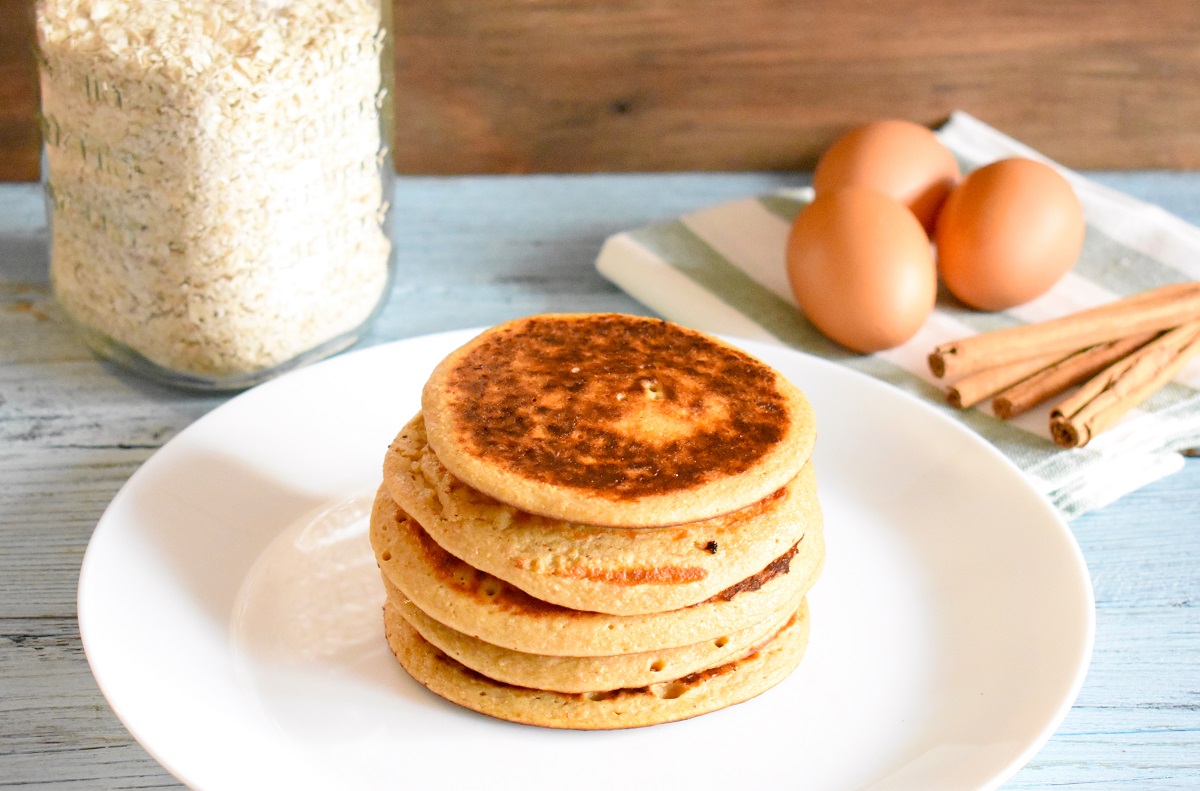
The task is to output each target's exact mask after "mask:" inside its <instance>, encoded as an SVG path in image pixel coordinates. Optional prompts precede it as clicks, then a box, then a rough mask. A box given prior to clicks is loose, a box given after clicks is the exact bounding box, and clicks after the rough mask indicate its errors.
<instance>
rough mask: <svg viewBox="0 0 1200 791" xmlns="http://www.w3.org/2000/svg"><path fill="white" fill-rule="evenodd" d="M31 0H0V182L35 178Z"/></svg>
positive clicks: (36, 150) (35, 101) (35, 104)
mask: <svg viewBox="0 0 1200 791" xmlns="http://www.w3.org/2000/svg"><path fill="white" fill-rule="evenodd" d="M33 31H34V25H33V0H0V181H30V180H33V179H36V178H37V173H38V157H39V155H40V148H41V144H42V142H41V140H42V138H41V134H40V133H39V132H38V125H37V110H38V90H37V68H36V66H35V65H34V57H33V47H34V33H33Z"/></svg>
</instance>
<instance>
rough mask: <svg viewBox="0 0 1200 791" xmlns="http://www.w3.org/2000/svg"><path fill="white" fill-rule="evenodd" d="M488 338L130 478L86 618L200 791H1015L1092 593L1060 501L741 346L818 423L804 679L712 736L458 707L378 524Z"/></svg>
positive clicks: (256, 412) (300, 374)
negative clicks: (394, 475)
mask: <svg viewBox="0 0 1200 791" xmlns="http://www.w3.org/2000/svg"><path fill="white" fill-rule="evenodd" d="M468 337H469V333H461V332H460V333H450V334H444V335H436V336H430V337H425V338H415V339H412V340H407V341H400V342H397V343H392V344H388V345H385V346H379V347H375V348H372V349H367V350H365V351H361V352H356V353H352V354H348V355H344V356H341V357H338V358H335V359H332V360H329V361H326V362H323V363H320V364H318V365H314V366H312V367H310V368H307V369H303V370H300V371H297V372H295V373H292V374H289V375H287V376H284V377H282V378H280V379H278V380H275V381H273V382H270V383H268V384H265V385H262V386H260V387H258V388H255V389H253V390H250V391H248V392H246V393H244V394H242V395H240V396H238V397H237V398H234V399H232V400H231V401H229V402H228V403H226V404H225V405H223V406H221V407H220V408H218V409H216V410H214V411H213V412H212V413H210V414H209V415H207V416H205V417H204V418H202V419H200V420H198V421H197V422H196V423H195V424H193V425H192V426H190V427H188V428H187V429H186V430H185V431H183V432H181V433H180V434H179V435H178V436H177V437H175V438H174V439H173V440H171V441H170V442H169V443H167V444H166V445H165V446H164V447H163V448H162V449H161V450H160V451H159V452H158V453H156V454H155V455H154V456H153V457H152V458H151V459H150V460H149V461H147V462H146V464H145V465H143V466H142V467H141V469H139V470H138V471H137V473H136V474H135V475H134V476H133V477H132V478H131V479H130V480H129V482H128V483H127V484H126V486H125V487H124V488H123V489H122V490H121V491H120V493H119V494H118V495H117V496H116V498H115V499H114V500H113V502H112V504H111V506H110V507H109V508H108V510H107V511H106V512H105V514H104V516H103V518H102V519H101V520H100V523H99V525H98V526H97V527H96V531H95V533H94V535H93V537H92V540H91V543H90V545H89V546H88V550H87V554H86V556H85V558H84V563H83V569H82V572H81V577H80V584H79V623H80V630H81V632H82V635H83V642H84V647H85V649H86V652H87V657H88V661H89V662H90V663H91V666H92V670H93V672H94V673H95V676H96V679H97V680H98V682H99V684H100V687H101V689H102V690H103V691H104V694H105V696H106V697H107V698H108V700H109V703H110V704H111V705H112V707H113V709H114V710H115V711H116V712H117V714H118V716H120V718H121V719H122V721H123V722H124V723H125V725H126V726H127V727H128V728H129V730H130V732H132V733H133V735H134V736H135V737H136V738H137V739H138V741H140V742H141V743H142V744H143V745H145V747H146V749H147V750H149V751H150V753H151V754H152V755H154V756H155V758H157V759H158V760H159V761H161V762H162V764H163V765H164V766H165V767H167V769H169V770H170V771H171V772H173V773H174V774H175V775H176V776H177V777H179V778H180V779H182V780H183V781H184V782H186V783H188V784H190V785H192V786H194V787H196V788H200V789H220V790H222V791H224V790H225V789H243V788H244V789H255V790H256V791H258V790H259V789H264V788H289V789H302V788H319V789H333V788H336V789H356V788H384V787H386V788H413V789H429V788H471V787H475V788H489V789H495V788H500V789H509V788H511V789H522V790H523V791H525V790H528V791H533V790H534V789H542V788H546V789H551V788H553V789H561V788H571V789H588V788H596V789H611V788H625V789H640V788H655V789H662V788H689V789H721V790H722V791H728V790H729V789H733V788H755V787H764V788H784V787H787V788H804V789H808V790H809V791H817V790H818V789H837V790H838V791H843V790H845V789H868V788H869V789H876V790H879V791H882V790H883V789H921V790H922V791H929V790H930V789H943V788H945V789H977V788H993V787H996V786H998V785H999V784H1001V783H1002V782H1003V781H1004V780H1005V779H1006V778H1007V777H1009V776H1011V774H1012V773H1013V772H1015V771H1016V770H1017V769H1018V768H1020V767H1021V766H1022V765H1023V764H1024V763H1025V762H1026V761H1028V760H1029V758H1030V757H1031V756H1032V755H1033V754H1034V752H1036V751H1037V749H1038V748H1039V747H1040V746H1041V745H1042V744H1043V743H1044V742H1045V741H1046V740H1047V739H1048V738H1049V736H1050V735H1051V733H1052V732H1053V731H1054V729H1055V728H1056V727H1057V726H1058V724H1059V722H1060V721H1061V720H1062V718H1063V716H1064V715H1065V714H1066V712H1067V710H1068V708H1069V707H1070V705H1071V703H1072V702H1073V700H1074V699H1075V695H1076V693H1077V691H1078V689H1079V686H1080V684H1081V682H1082V680H1083V676H1084V673H1085V671H1086V667H1087V663H1088V660H1089V657H1090V653H1091V646H1092V637H1093V628H1094V620H1093V618H1094V615H1093V599H1092V590H1091V584H1090V580H1089V576H1088V573H1087V569H1086V567H1085V565H1084V563H1083V560H1082V557H1081V555H1080V552H1079V549H1078V547H1077V545H1076V544H1075V542H1074V540H1073V538H1072V536H1071V533H1070V531H1069V530H1068V529H1067V527H1066V525H1065V524H1064V523H1063V521H1062V520H1061V519H1060V518H1059V516H1058V515H1057V513H1056V512H1055V511H1054V510H1053V509H1052V508H1051V506H1050V505H1049V504H1048V503H1047V502H1046V501H1045V500H1044V499H1043V498H1041V497H1040V496H1038V495H1037V494H1036V493H1035V492H1034V491H1033V490H1032V489H1031V488H1030V486H1029V485H1028V483H1027V482H1026V481H1025V480H1024V478H1023V477H1022V475H1021V473H1020V472H1018V471H1017V469H1016V468H1015V467H1013V466H1012V465H1011V464H1009V463H1008V462H1007V460H1005V459H1004V458H1003V457H1002V456H1001V455H1000V454H999V453H997V452H995V451H994V450H993V449H992V448H991V447H990V446H988V445H986V444H985V443H984V442H983V441H981V440H980V439H979V438H978V437H976V436H974V435H973V434H971V433H969V432H968V431H966V430H965V429H963V428H961V427H960V426H958V425H957V424H956V423H954V422H953V421H951V420H949V419H947V418H946V417H944V416H943V415H941V414H939V413H938V412H937V410H935V409H933V408H931V407H929V406H927V405H925V404H922V403H919V402H918V401H916V400H915V399H912V398H910V397H908V396H906V395H904V394H903V393H901V392H899V391H897V390H895V389H893V388H891V387H889V386H887V385H884V384H881V383H878V382H876V381H874V380H872V379H869V378H867V377H864V376H861V375H858V374H856V373H853V372H851V371H847V370H845V369H842V368H839V367H837V366H835V365H832V364H830V363H827V362H824V361H822V360H818V359H814V358H811V357H807V356H803V355H801V354H797V353H794V352H791V351H788V350H785V349H781V348H778V347H772V346H766V345H758V344H750V343H744V344H742V345H744V346H745V347H746V348H747V349H748V350H749V351H751V352H752V353H754V354H756V355H758V356H759V357H761V358H762V359H764V360H766V361H767V362H769V363H771V364H773V365H774V366H776V367H777V368H778V369H780V370H782V371H783V372H784V373H785V374H787V375H788V376H789V377H791V378H792V379H793V381H795V382H796V383H797V384H798V385H800V387H801V388H802V389H804V390H805V392H806V393H807V394H808V396H809V398H810V399H811V400H812V402H813V404H814V407H815V409H816V412H817V416H818V421H819V440H818V443H817V447H818V450H817V454H816V464H817V474H818V481H819V487H820V496H821V501H822V503H823V506H824V510H825V519H826V534H827V540H828V561H827V564H826V569H825V573H824V576H823V577H822V579H821V580H820V582H819V583H818V584H817V587H816V589H815V590H814V591H813V593H812V594H811V596H810V603H811V606H812V639H811V643H810V647H809V650H808V654H807V655H806V656H805V658H804V661H803V662H802V664H801V665H800V668H799V669H798V670H797V671H796V672H795V673H794V674H793V675H792V676H791V677H790V678H788V679H787V680H786V681H785V682H784V683H783V684H781V685H780V686H778V687H776V688H775V689H773V690H771V691H770V692H768V693H766V694H764V695H762V696H761V697H759V698H757V699H755V700H752V701H749V702H747V703H743V704H741V705H739V706H734V707H732V708H729V709H726V710H724V711H720V712H716V713H714V714H710V715H707V716H704V717H699V718H697V719H694V720H690V721H687V722H681V723H674V724H669V725H660V726H657V727H653V728H645V729H640V730H632V731H614V732H598V733H586V732H576V731H552V730H543V729H538V728H532V727H526V726H521V725H513V724H510V723H505V722H500V721H497V720H492V719H489V718H487V717H484V716H481V715H477V714H474V713H472V712H469V711H466V710H463V709H460V708H458V707H456V706H453V705H451V704H449V703H446V702H444V701H442V700H441V699H440V698H437V697H435V696H434V695H433V694H431V693H429V692H427V691H426V690H425V689H424V688H423V687H420V686H419V685H417V684H416V683H415V682H413V681H412V680H411V679H409V678H408V676H407V675H405V673H404V672H403V671H402V670H401V669H400V667H399V666H398V665H397V664H396V662H395V660H394V659H393V658H392V656H391V654H390V653H389V652H388V649H387V646H386V644H385V642H384V639H383V628H382V622H381V617H380V605H381V603H382V598H383V592H382V590H381V585H380V582H379V578H378V574H377V571H376V568H375V564H374V560H373V557H372V555H371V552H370V548H369V546H368V544H367V540H366V518H365V514H366V508H367V505H368V504H369V499H368V498H369V497H370V495H371V493H372V491H373V490H374V488H375V487H376V486H377V485H378V482H379V478H380V465H381V462H382V459H383V454H384V451H385V450H386V448H387V446H388V443H389V442H390V440H391V439H392V437H393V436H394V434H395V433H396V432H397V431H399V429H400V427H401V426H402V425H403V424H404V423H405V422H406V421H407V420H408V419H409V418H410V417H411V416H412V414H414V413H415V411H416V409H417V408H418V403H419V393H420V388H421V385H422V383H423V382H424V381H425V379H426V377H427V376H428V373H429V371H430V370H431V369H432V367H433V366H434V365H435V364H436V363H437V361H438V360H440V359H441V358H442V356H444V355H445V354H446V353H447V352H448V351H450V350H451V349H452V348H454V347H456V346H458V345H459V344H461V343H462V342H464V341H465V340H466V339H467V338H468Z"/></svg>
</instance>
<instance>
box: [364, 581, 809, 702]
mask: <svg viewBox="0 0 1200 791" xmlns="http://www.w3.org/2000/svg"><path fill="white" fill-rule="evenodd" d="M799 606H800V603H799V601H797V602H791V603H790V604H789V606H788V609H787V611H786V612H784V613H783V615H781V616H772V617H770V618H767V619H765V620H764V621H763V622H762V623H756V624H754V625H752V626H749V627H747V628H745V629H741V630H739V631H737V632H734V633H732V634H729V635H724V636H722V637H718V638H716V639H715V640H705V641H704V642H703V643H697V644H696V645H686V646H679V647H678V648H662V649H659V650H657V651H644V652H642V653H638V654H616V655H614V656H542V655H539V654H526V653H522V652H520V651H511V650H509V649H507V648H501V647H500V646H498V645H492V644H491V643H486V642H484V641H483V640H480V639H478V638H475V637H471V636H469V635H465V634H463V633H462V632H459V631H455V630H454V629H451V628H450V627H449V626H445V625H444V624H440V623H438V622H437V621H435V620H434V619H432V618H430V617H429V616H428V615H426V614H425V613H423V612H421V610H420V608H418V607H417V606H416V605H415V604H413V603H412V602H411V601H409V600H408V598H407V597H405V596H404V595H403V594H401V593H400V592H399V591H395V590H394V589H393V591H392V595H389V596H388V598H387V603H386V605H385V606H384V618H385V620H386V619H390V618H403V619H404V620H406V621H408V623H409V625H410V626H412V627H413V628H414V629H416V630H417V632H418V633H420V635H421V637H424V638H425V639H426V640H428V641H429V642H430V643H432V644H433V645H434V646H436V647H437V648H438V649H440V650H442V651H444V652H445V653H446V654H447V655H448V656H450V657H451V658H453V659H454V660H456V661H458V662H461V663H462V664H464V665H466V666H467V667H469V668H470V669H472V670H474V671H476V672H477V673H482V674H483V675H485V676H487V677H488V678H490V679H492V680H494V681H502V682H504V683H506V684H514V685H516V686H519V687H533V688H536V689H547V690H552V691H554V692H601V691H604V690H609V689H624V688H626V687H644V686H648V685H650V684H656V683H659V682H663V681H672V680H674V679H677V678H681V677H683V676H686V675H690V674H692V673H697V672H699V671H701V670H705V669H707V668H710V667H714V666H716V665H722V664H725V663H726V662H730V661H733V660H734V659H738V658H740V657H741V656H743V655H745V654H746V653H747V652H748V651H750V650H752V649H754V648H756V647H757V646H758V645H759V644H760V643H761V642H762V641H763V640H765V639H766V638H767V637H769V636H770V635H773V634H775V633H776V632H777V631H779V629H780V628H781V627H782V626H783V623H784V621H786V620H787V619H788V618H789V617H791V616H792V615H793V614H794V613H795V612H796V608H797V607H799Z"/></svg>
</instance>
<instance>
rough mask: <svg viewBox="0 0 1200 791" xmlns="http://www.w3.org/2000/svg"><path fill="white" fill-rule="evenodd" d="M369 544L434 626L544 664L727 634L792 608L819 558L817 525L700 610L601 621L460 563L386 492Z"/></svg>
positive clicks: (387, 574)
mask: <svg viewBox="0 0 1200 791" xmlns="http://www.w3.org/2000/svg"><path fill="white" fill-rule="evenodd" d="M370 540H371V545H372V547H373V548H374V550H375V556H376V558H377V560H378V561H379V566H380V569H381V571H382V573H383V577H384V582H385V584H386V585H388V586H391V587H394V588H396V589H398V590H399V591H400V592H401V593H402V594H403V595H404V596H406V597H407V598H408V599H410V600H411V601H412V602H413V603H414V604H415V605H416V606H417V607H419V608H420V609H421V610H422V611H423V612H425V613H426V614H428V615H429V616H430V617H432V618H433V619H434V620H436V621H438V622H439V623H442V624H445V625H446V626H449V627H451V628H453V629H455V630H457V631H459V632H463V633H464V634H467V635H470V636H472V637H477V638H479V639H481V640H484V641H485V642H488V643H492V644H493V645H498V646H502V647H504V648H509V649H512V650H514V651H521V652H523V653H527V654H545V655H547V656H607V655H611V654H629V653H639V652H644V651H653V650H657V649H660V648H671V647H676V646H684V645H693V644H696V643H700V642H702V641H704V640H711V639H716V638H718V637H721V636H724V635H728V634H730V633H732V632H735V631H738V630H740V629H743V628H746V627H748V626H750V625H752V624H755V623H760V622H761V621H762V620H763V619H765V618H768V617H770V616H771V615H772V614H774V613H778V612H780V611H781V609H782V608H784V607H785V606H787V604H788V603H789V602H795V601H796V600H797V598H798V597H800V596H802V595H803V594H804V593H805V592H806V591H807V590H808V589H809V587H811V586H812V584H813V582H815V581H816V578H817V576H818V575H819V574H820V570H821V567H822V565H823V563H824V557H825V545H824V537H823V533H822V531H821V529H820V527H819V526H817V527H815V528H814V529H812V530H810V532H809V534H808V535H806V536H805V537H804V539H803V540H801V541H800V542H799V543H798V544H797V545H796V546H794V547H792V548H791V549H789V550H788V551H786V552H784V553H783V554H782V555H780V556H779V557H778V558H776V559H774V560H773V561H772V562H771V563H769V564H767V566H766V567H764V568H763V569H762V570H761V571H759V572H758V573H757V574H754V575H751V576H750V577H747V578H746V579H744V580H742V581H740V582H738V583H737V584H735V585H731V586H730V587H728V588H726V589H725V590H723V591H721V592H720V593H718V594H716V595H715V596H712V597H710V598H709V599H706V600H705V601H703V602H700V603H699V604H694V605H692V606H690V607H684V608H681V609H678V610H670V611H667V612H662V613H651V614H645V615H607V614H602V613H595V612H585V611H580V610H572V609H569V608H566V607H562V606H559V605H556V604H550V603H549V602H544V601H541V600H539V599H535V598H534V597H532V596H530V595H529V594H527V593H525V592H523V591H521V590H519V589H518V588H516V587H514V586H512V585H510V584H508V583H506V582H504V581H502V580H500V579H497V578H496V577H494V576H492V575H491V574H486V573H484V572H482V571H479V570H478V569H475V568H473V567H472V566H470V565H468V564H467V563H464V562H463V561H461V560H459V559H458V558H456V557H454V556H453V555H451V554H450V553H449V552H447V551H446V550H444V549H443V548H442V547H441V546H439V545H438V544H437V542H435V541H434V540H433V539H432V538H430V537H429V535H428V534H426V533H425V531H424V530H422V529H421V527H420V525H419V524H417V522H416V521H415V520H413V519H412V518H411V517H410V516H409V515H408V514H406V513H404V511H403V510H401V509H400V507H399V506H397V505H396V503H395V502H394V501H393V500H392V498H391V497H390V496H389V495H388V493H387V490H386V488H385V487H380V490H379V492H378V494H377V495H376V498H375V504H374V507H373V509H372V513H371V525H370Z"/></svg>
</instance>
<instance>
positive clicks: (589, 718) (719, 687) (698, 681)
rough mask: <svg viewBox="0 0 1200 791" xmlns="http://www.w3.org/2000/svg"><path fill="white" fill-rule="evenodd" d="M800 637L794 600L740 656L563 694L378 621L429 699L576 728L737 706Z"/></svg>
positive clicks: (803, 614)
mask: <svg viewBox="0 0 1200 791" xmlns="http://www.w3.org/2000/svg"><path fill="white" fill-rule="evenodd" d="M808 632H809V622H808V607H807V604H803V603H802V604H801V606H800V608H799V610H797V611H796V613H795V616H794V617H793V618H791V619H789V620H788V622H787V624H786V625H785V626H784V627H783V628H782V629H780V630H779V631H778V632H777V633H776V634H775V635H774V636H772V637H770V638H769V639H768V640H767V642H766V643H765V644H764V645H763V646H762V647H761V648H759V650H757V651H754V652H753V653H751V654H749V655H748V656H745V657H743V658H741V659H737V660H734V661H732V662H728V663H726V664H724V665H719V666H717V667H714V668H710V669H708V670H702V671H700V672H698V673H693V674H691V675H688V676H684V677H683V678H680V679H676V680H674V681H666V682H660V683H655V684H651V685H649V686H646V687H639V688H634V689H618V690H611V691H607V692H591V693H583V694H567V693H562V692H548V691H545V690H538V689H530V688H528V687H518V686H512V685H509V684H504V683H501V682H498V681H493V680H492V679H490V678H487V677H486V676H483V675H481V674H479V673H476V672H475V671H473V670H470V669H469V668H467V667H465V666H463V665H462V664H460V663H459V662H456V661H455V660H454V659H451V658H450V657H449V656H447V655H446V654H445V653H443V652H442V651H441V650H439V649H438V648H435V647H434V646H433V645H431V644H430V643H429V642H427V641H426V640H425V639H424V638H422V637H421V635H420V634H418V633H417V631H416V629H414V628H413V627H412V626H410V625H409V623H408V622H407V621H406V620H404V619H403V618H391V619H388V620H387V622H386V633H387V640H388V645H389V646H390V647H391V649H392V653H394V654H395V655H396V658H397V659H398V660H399V661H400V664H401V665H402V666H403V667H404V669H405V670H406V671H408V673H409V675H411V676H412V677H413V678H414V679H416V680H417V681H418V682H419V683H421V684H423V685H424V686H426V687H427V688H429V689H430V690H431V691H432V692H434V693H435V694H437V695H440V696H441V697H443V698H445V699H446V700H449V701H451V702H453V703H457V704H459V705H460V706H465V707H466V708H469V709H473V710H475V711H478V712H480V713H482V714H487V715H490V716H492V717H498V718H500V719H504V720H511V721H513V722H520V723H526V724H529V725H541V726H544V727H549V728H574V729H579V730H601V729H615V728H638V727H642V726H645V725H655V724H657V723H662V722H673V721H676V720H683V719H687V718H689V717H695V716H697V715H699V714H705V713H707V712H710V711H715V710H717V709H721V708H724V707H726V706H730V705H733V704H735V703H741V702H742V701H745V700H748V699H750V698H752V697H754V696H756V695H758V694H760V693H762V692H764V691H766V690H767V689H770V688H771V687H773V686H775V685H776V684H778V683H779V682H780V681H782V680H783V679H784V678H786V677H787V675H788V674H789V673H791V672H792V670H794V669H795V667H796V665H798V664H799V663H800V659H801V657H802V656H803V655H804V649H805V648H806V646H807V645H808ZM698 747H699V749H703V745H698Z"/></svg>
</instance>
